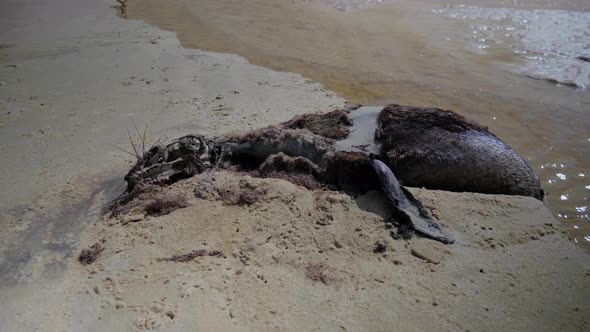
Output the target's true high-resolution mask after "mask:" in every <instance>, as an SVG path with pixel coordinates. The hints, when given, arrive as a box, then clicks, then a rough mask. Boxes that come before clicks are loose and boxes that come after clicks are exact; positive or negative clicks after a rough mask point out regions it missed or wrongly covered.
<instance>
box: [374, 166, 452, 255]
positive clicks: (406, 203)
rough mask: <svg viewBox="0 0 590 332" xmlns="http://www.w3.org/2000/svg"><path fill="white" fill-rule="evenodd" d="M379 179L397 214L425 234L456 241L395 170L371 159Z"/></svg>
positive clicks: (447, 240) (438, 239)
mask: <svg viewBox="0 0 590 332" xmlns="http://www.w3.org/2000/svg"><path fill="white" fill-rule="evenodd" d="M371 164H372V165H373V168H374V169H375V172H376V173H377V176H378V178H379V180H380V181H381V188H382V190H383V193H384V194H385V196H386V197H387V199H388V200H390V201H391V202H392V203H393V209H394V212H395V214H396V216H398V217H401V218H402V219H404V220H403V221H404V222H407V223H408V224H410V225H411V227H412V228H413V229H414V230H415V231H416V232H419V233H421V234H423V235H426V236H428V237H430V238H433V239H435V240H437V241H440V242H442V243H446V244H450V243H453V242H455V239H453V237H452V236H450V235H447V234H444V233H443V232H442V230H441V228H440V226H439V225H438V224H437V223H436V222H435V221H434V219H433V218H432V217H431V216H429V215H428V213H427V212H426V210H424V208H423V207H422V204H421V203H420V202H419V201H418V200H417V199H416V198H414V196H413V195H412V194H411V193H410V192H409V191H407V190H405V188H403V187H401V186H400V184H399V182H398V181H397V179H396V178H395V175H393V172H392V171H391V170H390V169H389V167H387V165H385V164H384V163H382V162H381V161H379V160H377V159H374V160H372V161H371Z"/></svg>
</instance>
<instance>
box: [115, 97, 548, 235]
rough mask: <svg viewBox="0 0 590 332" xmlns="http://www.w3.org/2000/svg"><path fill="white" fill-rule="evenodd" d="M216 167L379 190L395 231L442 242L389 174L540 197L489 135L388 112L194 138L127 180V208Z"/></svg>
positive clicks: (433, 112) (438, 118)
mask: <svg viewBox="0 0 590 332" xmlns="http://www.w3.org/2000/svg"><path fill="white" fill-rule="evenodd" d="M216 167H223V168H226V169H240V170H247V171H249V172H252V173H253V174H254V175H258V176H263V177H280V178H284V179H287V180H290V181H292V182H294V183H297V184H301V185H304V186H306V187H308V188H315V187H314V185H313V183H316V184H317V185H318V186H319V185H323V186H327V187H329V188H333V189H337V190H344V191H346V192H350V193H364V192H366V191H368V190H379V189H380V190H381V191H382V192H383V193H384V194H385V196H386V197H387V199H388V201H389V202H390V203H391V212H392V217H393V218H394V219H395V220H396V221H397V224H398V225H400V226H402V227H403V228H405V229H407V228H411V229H413V230H415V231H416V232H418V233H420V234H422V235H425V236H428V237H430V238H432V239H435V240H438V241H441V242H443V243H452V242H453V241H454V240H453V238H452V237H450V236H449V235H446V234H444V233H443V232H442V230H441V228H440V226H439V225H438V224H437V223H436V221H435V220H434V218H432V217H431V216H430V215H429V214H428V213H427V211H426V210H425V209H424V208H422V204H421V203H420V202H419V201H418V200H417V199H415V198H414V197H413V196H412V194H411V193H410V192H409V191H407V190H406V189H405V188H404V187H403V186H401V185H400V183H399V181H398V180H397V178H396V176H394V172H392V168H393V169H394V170H395V171H396V174H398V176H399V177H400V179H401V181H403V182H404V183H405V184H408V185H418V186H422V187H426V188H432V189H442V190H451V191H474V192H482V193H493V194H509V195H528V196H534V197H536V198H538V199H542V196H543V191H542V190H541V187H540V184H539V181H538V178H537V177H536V175H535V174H534V172H533V171H532V170H531V169H530V167H528V165H527V164H526V162H525V161H524V160H523V159H522V158H521V157H520V156H519V155H518V154H517V153H516V152H514V151H513V150H512V149H511V148H510V147H508V146H507V145H506V144H504V143H503V142H501V141H500V140H499V139H498V138H497V137H496V136H494V135H493V134H491V133H489V132H488V131H487V129H486V128H484V127H481V126H479V125H477V124H475V123H473V122H471V121H469V120H466V119H464V118H463V117H461V116H460V115H458V114H456V113H453V112H450V111H444V110H439V109H433V108H415V107H405V106H399V105H389V106H387V107H385V108H383V107H380V108H377V107H361V108H359V107H352V108H349V109H343V110H337V111H333V112H329V113H325V114H305V115H302V116H298V117H296V118H294V119H292V120H290V121H288V122H286V123H283V124H280V125H276V126H271V127H268V128H264V129H260V130H256V131H252V132H249V133H246V134H243V135H238V136H228V137H222V138H215V139H208V138H205V137H203V136H196V135H188V136H184V137H181V138H179V139H177V140H175V141H173V142H171V143H170V144H168V145H166V146H154V147H152V148H151V149H150V150H149V151H147V152H146V153H145V154H144V155H143V156H142V157H141V158H140V159H139V160H138V162H137V163H136V165H135V166H134V167H133V168H132V170H131V171H130V172H129V173H128V174H127V176H126V177H125V180H126V181H127V184H128V187H127V193H128V195H127V196H126V198H124V199H123V200H122V202H121V203H122V204H124V203H125V201H128V200H130V199H132V198H133V192H134V190H135V189H136V187H137V185H138V184H158V183H159V184H165V183H172V182H174V181H176V180H179V179H182V178H187V177H191V176H193V175H195V174H199V173H203V172H207V171H211V170H212V169H214V168H216ZM398 172H399V173H398ZM311 182H313V183H311Z"/></svg>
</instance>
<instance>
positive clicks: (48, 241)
mask: <svg viewBox="0 0 590 332" xmlns="http://www.w3.org/2000/svg"><path fill="white" fill-rule="evenodd" d="M113 4H114V3H113V2H111V1H100V2H96V1H90V0H84V1H74V0H59V1H58V2H56V3H50V4H47V3H45V2H43V1H36V2H31V3H27V4H25V5H17V3H16V2H14V3H13V2H10V3H9V2H7V3H5V4H3V5H2V6H5V7H0V9H2V8H4V9H7V8H9V7H10V6H13V7H10V8H13V10H11V11H5V12H6V13H10V15H11V17H10V19H9V20H6V21H4V22H3V23H0V27H3V28H5V29H2V32H1V33H2V35H0V36H1V37H4V38H3V40H6V41H7V42H6V43H7V45H13V46H10V47H6V48H0V55H1V57H0V64H1V66H0V73H1V74H3V79H2V80H3V81H4V83H5V84H4V85H2V86H0V97H1V100H2V103H0V115H1V117H0V120H1V121H2V122H1V123H0V125H1V126H2V127H1V129H2V130H1V131H0V140H1V141H2V142H4V143H3V145H2V146H1V151H0V152H2V153H3V155H5V156H11V158H3V159H2V161H1V164H0V166H2V170H3V171H2V177H1V181H0V184H2V186H3V187H4V188H12V189H14V191H12V192H8V191H6V192H4V193H3V194H2V195H0V202H1V205H2V211H1V214H0V222H1V223H2V226H3V227H5V231H4V232H3V234H2V236H1V237H0V243H2V246H1V247H0V253H1V254H0V257H1V258H0V268H1V269H0V272H1V275H0V277H1V278H0V280H2V284H1V285H0V301H1V302H2V303H3V304H4V307H3V310H2V312H0V321H2V322H4V323H3V324H4V325H3V328H5V329H7V330H32V329H35V328H42V329H47V330H58V329H61V330H82V329H83V330H105V329H107V330H108V329H111V330H129V329H135V330H146V329H153V328H157V329H160V330H186V329H191V328H192V327H195V326H196V327H200V328H202V329H208V330H260V329H279V330H300V329H313V328H317V327H321V328H325V329H339V328H345V329H355V328H357V329H359V328H360V329H363V328H375V329H391V328H405V329H424V328H431V327H435V326H439V327H440V326H444V327H446V328H449V329H458V328H475V327H477V324H478V322H482V325H479V326H480V327H482V328H483V329H490V330H491V329H492V328H493V327H494V324H495V322H497V319H499V317H503V318H502V322H504V325H503V326H504V327H506V328H507V329H510V328H514V329H518V328H519V327H522V328H524V327H526V326H529V327H530V326H537V327H539V328H541V327H547V326H552V327H555V328H558V327H569V328H572V329H580V330H583V329H585V328H587V327H588V325H589V324H590V322H589V321H588V318H587V314H588V313H589V312H590V303H588V299H589V298H590V293H588V292H589V291H588V289H590V259H589V257H590V256H588V255H587V254H585V253H583V252H582V250H581V249H580V248H578V247H576V246H575V245H574V244H573V243H571V242H569V241H568V240H567V238H566V236H565V235H564V234H563V233H562V230H561V226H559V222H558V221H556V220H555V219H554V218H553V217H552V216H551V215H550V214H549V212H548V210H547V209H546V208H545V207H544V206H543V205H542V204H541V203H539V202H536V201H535V200H534V199H528V198H523V197H509V196H496V195H478V194H467V193H463V194H457V193H446V192H439V191H428V190H421V189H411V190H412V192H415V193H416V195H417V196H419V198H420V199H422V200H423V202H424V204H425V206H427V208H429V209H431V211H433V212H436V214H437V216H438V217H439V218H440V219H441V221H442V222H443V223H444V226H445V227H448V228H449V229H451V230H452V231H453V232H454V233H456V234H457V235H458V236H459V240H460V241H459V242H458V245H454V246H451V247H444V246H439V245H438V244H435V243H433V242H431V241H429V240H427V239H422V238H418V237H414V238H413V239H412V240H411V241H394V240H392V239H390V238H389V237H388V232H387V231H386V230H385V229H384V225H383V216H384V214H385V211H384V210H383V206H381V205H380V203H379V202H380V200H379V196H378V195H376V194H375V193H369V194H367V195H365V196H361V197H358V198H350V197H349V196H347V195H343V194H341V193H326V194H324V193H319V192H313V191H308V190H304V189H302V188H301V187H297V186H295V185H293V184H290V183H288V182H285V181H281V180H272V179H267V180H263V179H251V178H248V177H240V176H237V175H235V174H229V173H224V172H222V173H220V174H219V176H218V183H217V184H216V185H218V186H220V188H222V187H223V186H225V185H228V186H232V185H237V184H240V183H246V185H253V186H259V187H261V188H266V190H268V192H269V194H268V197H267V200H265V201H262V202H260V203H256V204H258V205H255V206H253V207H250V208H248V207H239V206H226V205H224V204H222V203H221V202H219V201H216V200H214V199H213V200H202V199H197V198H195V197H193V196H194V195H192V194H191V193H192V190H193V189H194V186H195V185H196V183H195V182H194V180H197V179H191V180H189V181H183V182H180V183H177V184H175V185H174V186H170V187H169V188H168V189H167V190H171V191H172V192H181V193H185V194H187V196H189V203H190V206H189V207H187V208H185V209H181V210H177V211H175V212H173V213H171V214H169V215H167V216H163V217H157V218H154V217H146V218H145V219H143V220H141V221H139V222H133V223H129V224H126V225H123V224H122V223H120V221H119V220H118V219H113V218H109V217H108V216H103V215H102V214H101V213H97V211H100V207H101V206H102V205H103V204H104V203H105V202H106V201H108V199H109V198H110V197H112V196H113V195H114V194H116V190H117V189H118V187H117V185H116V183H120V184H122V176H123V174H124V173H125V172H126V171H127V167H129V162H128V161H121V158H124V155H125V153H123V152H121V151H119V150H117V149H115V148H114V147H113V146H112V145H113V144H115V145H118V146H121V147H125V146H128V144H129V138H128V137H127V135H128V133H127V129H128V128H130V127H132V126H133V124H132V123H136V124H138V125H140V126H141V125H143V124H144V123H147V124H149V128H150V131H149V133H150V137H152V139H151V142H153V141H155V140H156V138H158V137H159V136H163V137H164V139H170V138H175V137H177V136H180V135H183V134H187V133H189V132H193V133H203V134H207V135H217V134H223V133H227V132H230V131H233V130H236V131H237V130H247V129H253V128H258V127H262V126H265V125H270V124H274V123H277V122H280V121H284V120H288V119H290V118H291V117H292V116H294V115H295V114H300V113H307V112H316V111H329V110H332V109H333V108H338V107H341V106H342V105H343V104H344V100H343V99H341V98H339V97H337V96H336V95H335V94H334V93H333V92H331V91H329V90H327V89H325V88H324V87H322V86H321V85H320V84H317V83H314V82H312V81H310V80H308V79H306V78H305V77H302V76H301V75H299V74H292V73H285V72H275V71H272V70H270V69H266V68H263V67H259V66H255V65H251V64H249V63H248V61H247V60H245V59H244V58H243V57H240V56H237V55H232V54H220V53H214V52H207V51H200V50H195V49H184V48H182V47H181V46H180V44H179V41H178V40H177V39H176V36H175V35H174V34H173V33H170V32H167V31H163V30H160V29H158V28H155V27H152V26H150V25H148V24H147V23H144V22H140V21H134V20H126V19H122V18H119V17H117V16H116V15H115V13H114V11H113V10H112V8H111V7H112V5H113ZM64 8H68V12H69V14H71V15H75V16H76V19H75V20H70V21H63V20H62V15H63V13H64V12H65V11H64ZM39 17H43V20H38V19H39ZM88 22H92V24H88ZM2 24H4V25H5V26H3V25H2ZM13 65H14V66H15V67H13ZM89 78H91V79H89ZM9 112H10V114H9ZM109 152H110V153H109ZM119 174H120V176H119ZM107 180H108V181H107ZM111 180H112V183H110V184H108V183H107V184H108V187H109V188H99V189H105V190H98V192H96V194H95V195H96V199H90V198H89V197H90V196H91V195H92V193H93V190H94V189H95V188H97V187H96V186H97V184H98V183H102V182H103V181H107V182H110V181H111ZM99 187H100V186H99ZM86 198H88V199H90V200H91V201H92V204H91V206H90V207H89V210H88V212H84V211H79V210H80V209H79V208H77V207H76V204H77V202H79V201H82V200H84V199H86ZM463 201H465V202H468V203H464V202H463ZM15 207H19V209H20V211H19V212H18V213H12V212H14V211H12V210H13V208H15ZM21 207H22V209H21ZM9 212H10V213H9ZM74 212H78V213H80V215H77V214H75V213H74ZM330 218H331V219H330ZM324 219H325V220H330V221H329V223H328V224H326V225H321V224H318V223H317V221H318V220H324ZM212 221H215V222H212ZM547 224H551V226H548V225H547ZM484 226H485V229H482V228H481V227H484ZM236 228H239V232H238V231H236ZM357 228H360V229H361V231H354V230H355V229H357ZM488 228H489V229H488ZM541 233H543V235H541ZM269 236H270V237H269ZM489 239H492V240H489ZM375 241H383V242H385V243H387V245H388V248H389V249H388V252H387V253H386V254H385V255H376V254H374V253H373V252H372V246H373V244H374V243H375ZM490 241H491V242H490ZM94 243H102V245H103V246H104V247H105V250H104V252H103V253H102V254H101V256H100V257H99V259H98V260H97V261H96V262H95V263H94V264H92V265H87V266H84V265H81V264H80V263H79V262H78V261H77V254H78V253H79V252H80V251H81V250H82V249H83V248H87V247H89V246H91V245H93V244H94ZM492 244H493V245H494V246H492ZM201 247H206V248H210V249H218V248H220V249H223V252H224V253H225V255H226V257H225V258H216V257H207V258H206V259H203V260H199V261H195V262H192V263H187V264H176V263H172V262H162V261H159V260H158V259H160V258H163V257H168V256H171V255H175V254H181V253H184V252H185V251H187V250H188V251H190V250H195V249H200V248H201ZM412 250H413V251H415V252H416V251H418V252H423V253H427V254H428V255H434V256H436V257H437V258H436V259H437V260H438V261H439V262H438V264H432V263H428V262H426V261H424V260H422V259H420V258H417V257H416V256H415V255H413V254H412V253H411V251H412ZM244 255H245V257H248V260H249V263H248V264H245V263H243V260H245V258H242V256H244ZM525 258H526V259H525ZM318 262H325V264H327V265H326V266H327V267H325V269H326V271H327V272H326V273H329V275H330V276H332V277H333V279H326V280H328V281H325V282H320V283H318V282H317V281H314V280H310V279H309V277H307V276H306V269H307V270H309V267H310V266H312V267H314V266H316V267H317V265H314V264H317V263H318ZM396 262H397V263H396ZM399 262H401V264H398V263H399ZM484 262H485V265H486V266H480V265H483V263H484ZM484 269H485V273H484V272H481V271H482V270H484ZM6 280H10V282H8V281H6ZM330 280H333V282H334V283H333V284H331V282H332V281H330ZM507 280H509V281H510V282H508V281H507ZM511 283H512V284H514V285H511ZM453 284H454V285H453ZM277 290H281V291H277ZM283 290H284V291H285V293H283ZM547 290H551V291H550V292H549V294H547V293H548V292H547ZM285 294H287V295H288V296H286V297H285ZM552 295H553V296H554V297H552ZM435 303H436V304H435ZM310 308H311V309H310ZM543 308H544V309H545V311H544V312H537V311H538V310H539V309H543ZM392 317H394V318H397V319H392ZM441 324H442V325H441Z"/></svg>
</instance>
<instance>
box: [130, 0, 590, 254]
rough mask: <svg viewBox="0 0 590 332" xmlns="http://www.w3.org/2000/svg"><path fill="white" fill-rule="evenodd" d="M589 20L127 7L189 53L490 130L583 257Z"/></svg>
mask: <svg viewBox="0 0 590 332" xmlns="http://www.w3.org/2000/svg"><path fill="white" fill-rule="evenodd" d="M461 4H464V5H465V6H462V7H461V6H460V5H461ZM474 6H477V7H474ZM589 10H590V3H588V1H586V0H563V1H545V0H528V1H516V0H513V1H501V0H478V1H476V0H471V1H470V0H466V1H458V0H441V1H437V0H423V1H416V0H414V1H411V0H391V1H387V0H383V1H378V0H364V1H363V0H349V1H346V0H317V1H316V0H250V1H248V2H247V3H246V2H243V1H237V0H166V1H164V0H129V2H128V5H127V14H128V16H129V17H130V18H137V19H143V20H146V21H149V22H151V23H153V24H155V25H157V26H159V27H161V28H163V29H166V30H172V31H175V32H177V33H178V36H179V39H180V40H181V42H182V43H183V45H184V46H186V47H194V48H200V49H207V50H213V51H219V52H227V53H236V54H240V55H243V56H244V57H246V58H247V59H248V60H249V61H251V62H252V63H255V64H259V65H262V66H265V67H269V68H273V69H276V70H285V71H293V72H299V73H301V74H303V75H304V76H306V77H309V78H311V79H313V80H316V81H319V82H321V83H323V84H324V85H326V86H327V87H329V88H330V89H332V90H334V91H336V92H338V93H339V94H341V95H342V96H344V97H346V98H347V99H349V100H352V101H355V102H361V103H363V104H365V105H383V104H385V103H389V102H396V103H401V104H408V105H419V106H436V107H441V108H447V109H452V110H455V111H458V112H460V113H462V114H464V115H466V116H467V117H469V118H472V119H474V120H476V121H478V122H480V123H482V124H484V125H487V126H489V127H490V129H491V131H492V132H494V133H495V134H496V135H498V136H499V137H500V138H502V139H503V140H504V141H505V142H506V143H508V144H509V145H511V146H512V147H513V148H514V149H515V150H517V151H518V152H519V153H520V154H521V155H523V156H524V157H525V159H527V160H528V161H529V163H530V165H531V166H532V167H533V168H534V169H535V171H537V172H538V174H539V175H540V177H541V180H542V182H543V186H544V188H545V190H546V191H547V192H548V193H549V196H548V203H549V205H550V207H551V209H552V211H553V212H554V214H555V216H556V217H557V218H558V219H560V220H561V221H562V222H563V223H564V224H565V225H566V227H567V228H568V230H569V231H570V233H571V234H572V237H573V239H574V240H575V241H576V242H578V243H580V244H581V245H582V246H583V247H584V248H585V249H587V250H590V217H589V215H590V211H589V210H588V205H590V202H589V198H590V158H589V157H588V156H589V155H590V117H589V115H588V112H590V91H589V90H588V89H583V87H587V86H588V85H589V84H588V83H589V82H590V77H589V75H590V63H587V62H583V61H581V60H578V59H576V57H577V56H590V47H589V45H590V35H589V33H590V28H588V27H589V25H590V19H589V16H588V15H589V13H588V11H589ZM580 52H581V53H584V52H585V54H579V55H577V53H580ZM558 82H561V83H558Z"/></svg>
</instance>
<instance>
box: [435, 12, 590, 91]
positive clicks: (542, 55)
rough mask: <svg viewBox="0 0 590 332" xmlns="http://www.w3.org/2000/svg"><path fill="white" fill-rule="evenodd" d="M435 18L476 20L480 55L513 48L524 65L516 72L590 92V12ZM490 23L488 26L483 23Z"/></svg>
mask: <svg viewBox="0 0 590 332" xmlns="http://www.w3.org/2000/svg"><path fill="white" fill-rule="evenodd" d="M435 13H438V14H441V15H444V16H447V17H450V18H454V19H461V20H470V21H473V23H472V24H471V26H470V27H471V28H472V31H471V36H470V37H469V39H470V40H471V41H472V43H473V45H475V48H476V50H477V51H478V52H486V50H487V49H488V48H490V47H494V46H496V47H498V46H499V47H503V46H505V47H510V48H511V49H512V51H513V52H514V53H515V54H518V55H520V56H521V57H522V58H523V59H524V61H525V65H524V66H523V67H521V68H519V69H516V71H518V72H520V73H522V74H524V75H527V76H529V77H532V78H536V79H544V80H547V81H549V82H553V83H559V84H563V85H569V86H576V87H579V88H582V89H584V88H588V87H590V62H587V61H584V59H587V58H589V57H590V13H588V12H575V11H566V10H521V9H511V8H481V7H473V6H449V7H447V8H444V9H440V10H435ZM482 20H483V21H485V22H482Z"/></svg>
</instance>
